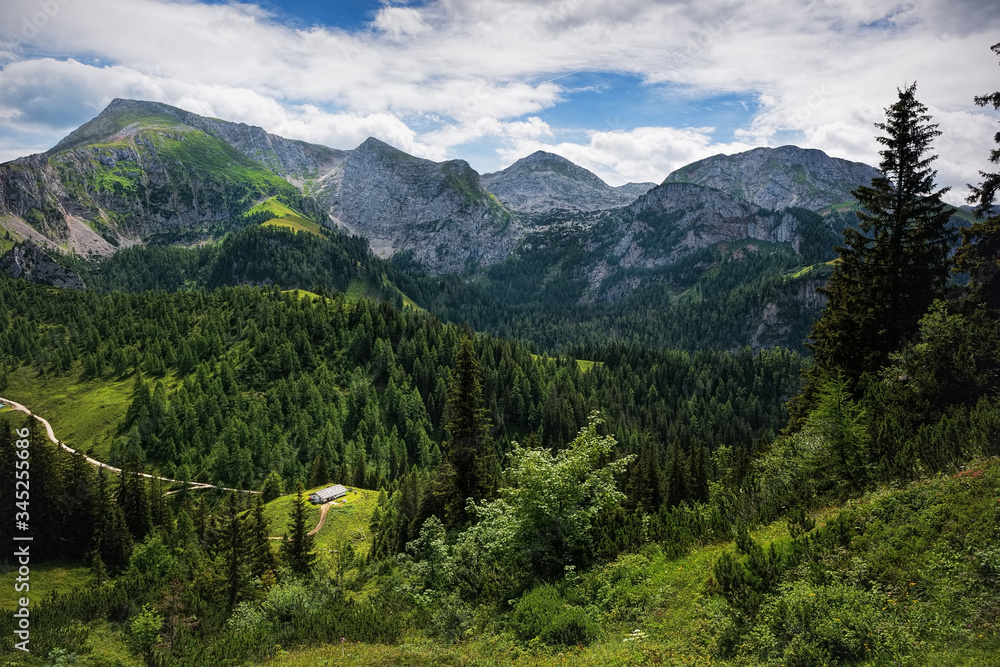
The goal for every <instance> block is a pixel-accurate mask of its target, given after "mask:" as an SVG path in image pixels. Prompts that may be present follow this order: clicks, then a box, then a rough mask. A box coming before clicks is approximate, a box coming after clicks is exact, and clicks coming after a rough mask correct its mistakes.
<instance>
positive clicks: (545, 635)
mask: <svg viewBox="0 0 1000 667" xmlns="http://www.w3.org/2000/svg"><path fill="white" fill-rule="evenodd" d="M510 629H511V630H512V631H513V633H514V634H515V635H516V636H517V638H518V639H520V640H521V641H531V640H532V639H535V638H537V639H538V640H539V641H541V642H543V643H546V644H563V645H567V646H572V645H575V644H587V643H589V642H591V641H592V640H594V639H595V638H596V637H597V635H598V625H597V623H596V622H595V621H594V620H593V619H592V618H591V617H590V616H589V615H588V614H587V612H586V611H584V610H583V609H581V608H580V607H575V606H572V605H568V604H566V601H565V600H563V598H562V596H561V595H560V594H559V590H558V589H557V588H556V587H555V586H551V585H547V586H539V587H538V588H535V589H533V590H530V591H528V592H527V593H525V594H524V595H523V596H522V597H521V599H520V600H519V601H518V602H517V604H515V605H514V609H513V611H512V612H511V614H510Z"/></svg>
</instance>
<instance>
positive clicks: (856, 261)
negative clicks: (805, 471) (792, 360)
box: [792, 83, 955, 421]
mask: <svg viewBox="0 0 1000 667" xmlns="http://www.w3.org/2000/svg"><path fill="white" fill-rule="evenodd" d="M915 91H916V83H914V84H912V85H910V86H909V87H907V88H906V89H905V90H899V91H898V93H899V99H898V101H897V102H896V103H895V104H893V105H892V106H891V107H889V108H888V109H886V122H884V123H876V125H875V126H876V127H877V128H879V129H880V130H882V131H883V132H884V133H885V134H884V135H882V136H878V137H876V139H877V140H878V142H879V143H881V144H882V145H883V146H885V149H884V150H882V151H880V155H881V156H882V162H881V163H880V167H879V171H880V172H881V173H880V174H879V176H877V177H875V178H873V179H872V182H871V185H869V186H860V187H858V188H856V189H855V190H854V192H853V194H854V196H855V198H856V199H857V200H858V203H859V204H860V206H861V210H859V211H858V213H857V215H858V220H859V224H858V228H857V229H853V228H850V227H848V228H846V229H844V244H843V245H842V246H839V247H838V248H837V249H836V250H837V252H838V253H839V254H840V257H839V263H838V264H837V266H836V268H835V269H834V272H833V275H832V276H831V277H830V280H829V282H828V283H827V285H826V287H825V288H822V289H821V290H820V291H821V292H822V293H823V294H825V295H826V296H827V299H828V301H827V305H826V307H825V309H824V310H823V316H822V317H821V318H820V319H819V320H817V321H816V322H815V323H814V324H813V329H812V334H811V340H810V341H809V342H808V343H806V346H807V347H808V348H809V349H810V350H812V352H813V354H814V355H815V359H816V363H815V366H814V367H813V371H812V374H811V375H810V377H809V379H808V382H807V386H806V389H805V392H804V393H803V395H802V396H801V397H800V398H799V399H798V400H797V401H796V405H793V409H792V413H793V415H792V416H793V420H797V421H801V420H804V418H805V414H806V413H807V412H808V410H809V409H811V408H812V406H813V405H814V403H815V393H816V391H817V389H818V387H819V386H821V385H822V383H823V382H824V381H825V379H826V378H828V377H830V376H831V375H832V374H835V373H836V372H837V369H840V370H842V371H843V372H844V374H845V376H846V377H847V378H848V380H849V381H850V383H851V387H852V390H854V391H855V393H857V392H858V390H859V387H858V385H857V382H858V380H859V379H860V378H861V376H862V375H863V374H864V373H867V372H874V371H877V370H878V369H879V368H881V367H882V366H883V365H885V363H886V362H887V361H888V359H889V355H890V354H891V353H892V352H894V351H896V350H898V349H899V348H900V347H902V345H904V344H905V343H906V342H907V341H908V340H909V339H910V338H911V337H912V336H913V335H914V333H915V332H916V330H917V325H918V322H919V320H920V318H921V317H922V316H923V315H924V313H925V312H927V309H928V307H929V306H930V305H931V302H932V301H933V300H934V299H935V298H937V297H939V296H941V294H942V291H943V288H944V286H945V283H946V281H947V279H948V273H949V268H950V267H949V260H948V253H949V251H950V249H951V247H952V244H953V242H954V239H955V234H954V232H952V231H951V230H949V229H948V226H947V225H948V220H949V218H950V217H951V213H950V212H949V210H948V209H947V208H946V205H945V204H944V203H943V202H942V201H941V196H942V195H943V194H944V193H945V192H947V191H948V188H942V189H940V190H935V185H934V177H935V175H936V174H937V172H936V171H935V170H933V169H931V167H930V165H931V163H932V162H933V161H934V160H935V159H936V158H937V156H936V155H928V154H927V151H928V149H929V148H930V144H931V141H932V140H933V139H934V138H935V137H936V136H938V135H939V134H941V133H940V132H939V131H938V130H937V125H935V124H932V123H930V122H929V121H930V116H928V115H927V107H925V106H924V105H923V104H921V103H920V102H918V101H917V99H916V97H915Z"/></svg>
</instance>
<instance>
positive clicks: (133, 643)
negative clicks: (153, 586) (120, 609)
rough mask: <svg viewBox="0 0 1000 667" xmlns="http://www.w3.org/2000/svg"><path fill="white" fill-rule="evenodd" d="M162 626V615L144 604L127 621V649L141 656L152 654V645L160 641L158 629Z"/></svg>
mask: <svg viewBox="0 0 1000 667" xmlns="http://www.w3.org/2000/svg"><path fill="white" fill-rule="evenodd" d="M162 628H163V617H162V616H160V615H159V614H158V613H156V610H154V609H152V608H150V606H149V605H144V606H143V608H142V611H140V612H139V615H138V616H136V617H135V618H133V619H132V622H131V623H129V629H128V636H127V644H128V648H129V651H131V652H132V653H133V654H135V655H138V656H141V657H143V658H149V657H151V656H152V654H153V649H154V647H155V646H156V645H157V644H159V643H160V641H161V639H162V638H161V637H160V630H161V629H162Z"/></svg>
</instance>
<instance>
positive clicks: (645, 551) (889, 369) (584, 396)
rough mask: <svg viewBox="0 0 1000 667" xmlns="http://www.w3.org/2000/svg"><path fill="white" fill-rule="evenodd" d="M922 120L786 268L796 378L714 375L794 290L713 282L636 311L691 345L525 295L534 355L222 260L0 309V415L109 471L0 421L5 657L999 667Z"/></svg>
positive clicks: (429, 300) (128, 255) (996, 247)
mask: <svg viewBox="0 0 1000 667" xmlns="http://www.w3.org/2000/svg"><path fill="white" fill-rule="evenodd" d="M992 48H993V50H994V52H996V53H997V55H1000V44H998V45H995V46H994V47H992ZM976 101H977V103H979V104H981V105H983V106H985V105H991V106H992V107H994V108H996V109H998V110H1000V93H993V94H990V95H985V96H983V97H978V98H976ZM931 121H932V118H931V117H930V116H929V115H928V112H927V109H926V107H925V106H924V105H922V104H921V103H920V102H919V101H918V99H917V89H916V84H913V85H911V86H908V87H906V88H903V89H900V90H899V91H898V99H897V101H896V102H895V103H894V104H893V105H892V106H890V107H889V108H888V109H886V118H885V122H884V123H880V124H878V125H877V129H878V130H879V132H880V134H879V135H878V137H877V138H878V141H879V142H880V144H881V145H882V146H883V147H884V149H883V151H882V152H881V156H882V163H881V165H880V172H881V176H880V177H878V178H875V179H874V180H873V181H872V183H871V185H870V186H864V187H860V188H858V189H857V190H856V191H855V197H856V198H857V200H858V202H859V211H858V214H857V222H856V224H854V225H845V227H844V231H843V233H842V236H841V239H842V240H831V239H825V237H824V238H820V237H819V236H817V239H816V244H815V245H816V247H815V248H814V249H813V250H810V252H814V253H815V257H813V259H815V260H816V261H817V262H820V261H821V260H823V258H824V255H823V247H822V246H823V245H824V244H825V243H827V242H830V243H838V245H837V246H836V248H835V253H836V255H837V259H836V261H835V262H832V263H831V264H829V265H825V267H826V268H824V269H817V270H821V271H825V272H826V274H825V275H827V276H828V278H829V279H828V280H827V282H826V285H825V287H824V288H823V293H824V294H825V296H826V298H827V304H826V307H825V309H824V311H823V315H822V317H821V318H820V319H818V320H816V321H815V322H813V323H811V325H809V326H805V325H804V326H805V329H806V330H805V331H804V332H803V335H806V334H808V338H807V340H806V342H805V349H806V350H807V354H806V355H805V356H802V355H800V354H799V353H797V352H793V351H788V350H785V349H770V350H756V351H755V350H751V349H749V348H744V349H731V348H730V346H728V345H727V344H726V342H725V340H726V338H727V335H728V334H726V333H725V332H720V331H717V330H716V327H715V324H714V323H713V322H714V320H713V319H711V317H709V315H710V314H711V313H712V312H713V310H714V311H715V312H716V313H718V318H719V320H718V321H722V320H723V319H724V315H725V312H726V311H725V308H726V303H727V301H726V300H727V299H729V300H738V299H739V298H745V299H758V298H760V292H759V291H760V290H761V289H765V287H766V286H767V285H769V284H772V283H777V282H780V280H781V279H782V276H783V275H785V272H786V269H787V270H791V269H793V268H794V266H793V265H791V264H789V265H788V266H783V265H782V266H779V268H778V269H776V270H775V272H774V273H773V274H769V273H767V272H764V274H763V275H761V276H760V277H759V281H758V282H751V285H752V286H753V287H751V288H748V289H745V290H743V291H742V292H741V291H740V290H739V285H741V284H744V285H745V281H744V278H745V277H746V275H745V274H743V273H741V272H742V271H747V272H749V273H751V274H752V273H753V272H754V271H755V268H754V267H755V264H754V263H753V262H752V261H751V262H745V263H741V264H739V266H738V267H732V266H730V267H729V268H733V269H734V270H733V271H732V272H728V271H727V270H726V269H727V264H726V263H722V264H720V266H719V268H718V270H717V271H716V272H714V273H712V274H711V275H709V276H708V277H707V278H704V279H703V280H704V282H702V283H699V289H700V290H703V291H704V293H705V294H708V295H715V296H709V297H707V298H705V299H703V300H701V301H684V300H674V299H673V298H672V297H671V296H670V295H669V294H668V293H667V292H666V291H664V292H663V293H662V294H661V295H660V296H662V298H663V299H664V301H663V302H662V303H663V307H664V311H665V312H666V313H667V314H668V315H669V317H670V318H685V317H686V318H689V319H690V320H692V321H694V322H696V323H697V325H696V326H695V327H694V328H692V327H690V326H688V327H684V326H682V324H683V323H680V322H679V323H678V324H677V327H676V329H671V328H670V327H669V326H668V327H661V325H662V323H663V322H665V321H666V316H665V317H664V319H663V320H657V321H653V322H649V321H646V322H645V323H642V322H639V321H637V320H631V319H629V317H630V316H629V315H628V313H627V312H626V311H625V310H623V311H622V312H619V313H610V314H609V313H599V316H598V317H593V318H589V319H588V318H583V317H580V318H576V317H575V316H573V315H572V314H570V313H567V312H565V311H562V310H560V307H556V305H555V304H556V303H557V302H562V303H566V302H567V301H568V295H566V294H564V293H560V292H559V291H558V289H557V287H558V286H556V287H554V288H552V290H551V291H549V292H547V293H546V296H545V298H551V299H552V304H553V313H552V317H551V319H545V318H542V317H541V316H540V315H538V312H539V311H538V309H537V306H538V305H539V304H537V303H535V304H532V308H531V309H529V308H527V307H524V308H523V309H521V310H519V309H520V308H521V307H522V306H525V304H516V303H508V304H507V306H506V309H500V310H496V311H493V312H492V314H490V315H486V314H485V313H487V311H488V310H489V308H490V303H491V302H490V301H480V302H479V306H478V308H480V309H481V312H480V314H478V315H477V314H475V312H474V309H473V314H472V315H470V316H469V317H466V318H461V317H458V316H457V314H455V313H454V312H451V314H450V315H449V314H448V313H449V312H450V311H448V308H450V307H452V306H450V305H449V302H448V299H456V300H459V299H461V300H464V299H470V300H474V299H475V297H476V294H478V292H477V291H476V290H478V289H479V288H478V287H476V286H470V285H465V284H462V283H461V282H459V281H457V280H453V281H452V279H438V278H434V279H432V278H429V277H427V276H423V275H416V274H412V273H409V272H407V271H405V270H404V269H405V261H400V262H396V263H392V262H381V261H380V260H377V259H376V258H374V257H372V256H371V255H370V253H369V251H368V250H367V248H366V246H365V244H364V241H363V240H361V239H358V238H352V237H348V236H345V235H343V234H340V233H338V232H333V231H323V232H322V233H319V234H315V233H312V234H310V233H308V232H297V233H293V232H290V231H287V230H269V229H263V228H260V227H257V226H253V225H249V224H248V225H247V226H245V227H244V228H243V229H240V230H235V231H233V232H232V233H231V234H230V235H229V236H227V237H226V239H225V240H224V241H222V242H221V243H220V244H218V245H216V246H209V247H205V248H201V249H194V250H192V249H178V248H170V247H159V248H145V249H132V250H123V251H121V252H120V253H118V254H116V255H115V257H114V259H112V260H111V261H109V262H107V263H105V264H103V265H101V266H100V267H99V268H98V269H97V270H93V269H87V270H86V271H89V273H86V278H87V280H88V283H89V285H90V287H91V289H90V290H88V291H81V292H77V291H70V290H59V289H54V288H48V287H41V286H37V285H32V284H28V283H25V282H22V281H18V280H12V279H4V280H3V281H0V395H2V396H4V397H8V398H11V399H12V400H17V401H19V402H22V403H25V404H26V405H28V406H29V407H33V405H36V404H42V405H45V406H48V407H50V408H52V409H56V410H59V411H60V412H59V415H60V416H62V417H63V420H62V421H57V420H56V419H55V418H53V422H54V426H55V427H56V431H57V435H59V433H60V429H74V428H76V426H75V425H74V424H73V423H72V421H73V419H74V418H75V419H80V418H81V416H82V415H83V414H84V412H85V411H86V409H87V408H83V407H81V408H78V409H76V411H75V412H74V405H73V403H74V402H75V401H79V402H80V403H81V405H86V406H94V405H99V406H100V409H102V410H107V412H106V413H104V414H106V415H107V416H106V417H104V418H103V421H102V422H101V424H99V425H98V426H95V427H92V428H90V429H89V430H87V431H83V430H76V431H74V433H76V434H77V435H76V436H75V437H78V438H79V441H74V439H73V438H71V437H66V444H68V445H70V446H73V447H78V448H80V449H82V450H83V452H85V453H87V454H88V455H91V456H93V457H95V458H97V459H99V460H101V461H104V462H106V463H110V464H111V465H114V466H116V467H119V468H121V472H120V473H119V474H115V473H111V472H108V471H106V470H95V468H94V467H93V466H92V465H91V464H89V463H88V462H87V461H86V460H85V459H84V458H83V455H82V453H77V454H74V455H70V454H68V453H67V452H65V451H64V450H61V449H59V448H58V447H57V446H56V445H54V444H52V443H49V442H48V440H47V438H46V437H45V435H44V433H43V431H42V429H41V426H40V425H39V423H38V422H37V421H36V420H34V419H33V418H30V417H27V416H25V415H23V414H22V413H16V412H13V411H11V410H4V411H3V412H0V417H3V418H4V419H3V420H2V422H0V467H2V468H3V470H4V473H3V474H4V475H8V474H12V473H13V471H15V470H28V471H30V480H31V486H30V507H31V524H32V526H34V527H35V528H34V532H33V538H34V539H33V541H32V543H31V553H32V559H31V563H32V568H38V569H39V570H41V571H42V572H45V573H48V572H50V571H55V570H60V569H62V570H65V569H67V568H68V567H70V565H72V566H75V567H76V568H77V570H76V571H77V573H78V576H79V577H80V578H81V579H82V581H81V582H80V583H81V585H80V586H78V587H76V588H70V587H62V588H60V590H59V591H56V590H55V589H56V588H58V587H56V586H54V587H53V588H52V591H53V592H52V593H51V594H50V595H48V596H47V597H45V598H44V599H40V598H39V597H38V596H37V595H35V594H34V593H32V595H33V596H34V597H33V604H32V606H31V608H30V619H31V622H30V627H31V635H30V637H31V639H30V641H31V644H30V653H28V652H24V651H20V652H18V649H17V648H16V643H17V641H18V635H17V630H18V627H19V625H18V623H19V620H18V618H17V617H15V616H14V614H13V613H6V612H5V613H4V614H3V615H2V616H0V647H2V650H3V651H4V656H5V659H8V660H11V661H15V662H12V664H29V665H30V664H38V665H43V664H81V665H85V664H90V665H115V664H148V665H206V664H226V665H242V664H260V663H263V662H265V661H271V662H272V663H273V664H332V663H333V662H335V661H338V660H340V661H342V662H345V663H348V664H426V665H431V664H455V665H476V664H482V665H486V664H507V663H517V664H564V663H569V662H572V663H574V664H576V663H579V664H595V665H596V664H621V665H627V664H629V665H630V664H636V665H638V664H683V665H696V664H734V665H743V664H783V665H828V664H830V665H832V664H859V665H860V664H866V665H868V664H870V665H889V664H941V665H952V664H955V665H958V664H994V663H995V660H996V655H998V654H1000V653H998V652H1000V634H998V630H1000V627H998V623H1000V458H998V457H1000V301H998V296H997V295H998V294H1000V270H998V267H1000V233H998V225H1000V217H998V216H997V215H996V212H995V209H994V208H993V204H994V200H995V195H996V193H997V189H998V187H1000V174H987V173H984V174H982V178H983V180H982V182H981V183H980V184H978V185H976V186H974V187H973V189H972V194H971V196H970V200H969V201H970V203H973V204H975V206H976V212H977V215H978V216H979V222H977V223H976V224H974V225H973V226H972V227H970V228H968V229H965V230H963V231H962V232H961V233H960V234H959V233H957V232H955V231H954V229H953V228H952V227H951V226H949V219H950V218H951V212H950V210H949V209H948V208H947V207H946V206H945V204H944V203H943V202H942V201H941V197H942V195H943V194H944V191H943V190H941V189H938V188H937V187H936V185H935V183H934V177H935V172H934V170H933V169H932V162H933V160H934V155H933V153H932V142H933V140H934V139H935V138H936V137H937V136H938V135H939V134H940V132H939V131H938V130H937V126H936V125H934V124H933V123H932V122H931ZM996 140H997V143H998V145H1000V133H998V134H997V137H996ZM991 159H992V161H993V162H994V163H1000V149H994V150H993V151H992V152H991ZM535 268H536V269H539V270H540V267H535ZM532 270H535V269H533V268H532V267H525V272H524V273H523V276H522V277H523V278H524V279H527V280H530V279H532V273H531V271H532ZM958 272H961V273H963V274H964V275H965V276H967V277H968V280H967V283H966V284H963V285H958V284H956V283H955V282H954V281H952V280H951V277H952V275H953V274H955V273H958ZM516 278H517V277H516V276H508V277H507V279H509V280H514V279H516ZM449 281H451V282H449ZM501 282H502V281H501ZM432 286H433V289H431V287H432ZM126 288H127V289H126ZM739 294H743V297H739ZM431 295H437V296H431ZM494 296H496V295H494ZM655 297H656V295H655V294H645V295H642V296H641V297H636V298H645V299H647V305H648V303H649V301H650V300H652V303H653V305H654V306H656V305H657V304H658V303H659V302H657V301H655ZM434 299H439V301H437V302H434ZM412 301H415V302H416V304H419V306H422V307H423V308H427V310H424V309H422V308H420V307H416V306H414V305H413V303H412ZM471 302H472V301H470V303H471ZM456 303H457V301H456ZM730 305H731V306H732V308H740V307H743V306H742V305H740V304H737V303H735V301H734V302H732V303H730ZM432 306H433V307H432ZM563 307H564V308H565V307H566V306H563ZM428 310H429V311H432V312H428ZM519 312H520V313H521V314H522V315H523V318H521V319H518V317H516V315H517V313H519ZM532 313H533V314H532ZM439 316H444V317H445V318H446V319H448V320H452V321H462V322H467V324H455V323H449V322H445V321H442V319H439ZM633 316H634V315H633ZM487 317H492V318H496V319H495V320H494V321H493V323H492V324H491V325H489V326H487V325H485V324H484V322H485V318H487ZM634 317H636V316H634ZM477 318H479V319H477ZM504 318H507V320H506V322H507V324H503V321H504ZM532 318H535V319H532ZM532 322H535V324H532ZM468 323H471V325H472V326H470V325H469V324H468ZM504 326H509V330H504V332H505V333H507V334H509V335H510V338H503V337H498V336H497V335H495V334H493V333H477V332H476V329H480V330H483V329H489V330H494V329H500V330H503V327H504ZM698 327H701V328H700V329H699V328H698ZM588 329H589V330H590V331H591V333H592V335H583V336H570V337H565V338H561V339H560V338H559V337H560V336H562V335H563V334H565V333H566V332H567V331H584V330H588ZM615 331H618V332H619V333H618V334H613V335H612V334H609V332H615ZM654 331H655V332H659V333H658V334H656V333H653V332H654ZM560 332H562V333H560ZM687 336H690V339H688V338H686V337H687ZM713 336H714V337H713ZM696 339H697V340H700V341H702V343H701V344H700V345H696V344H694V341H695V340H696ZM670 345H676V346H678V347H680V348H686V349H670V348H669V346H670ZM720 348H721V349H720ZM556 350H558V353H556ZM38 412H39V414H40V415H41V416H45V415H44V414H43V413H42V411H41V410H40V409H39V410H38ZM67 417H68V418H67ZM21 443H30V456H27V457H26V456H25V455H23V454H21V453H20V452H22V451H25V450H27V449H29V447H28V445H24V444H21ZM22 461H23V462H26V463H27V464H28V465H23V466H22V465H20V463H19V462H22ZM8 471H10V472H8ZM143 473H145V474H152V475H154V476H162V477H165V478H169V479H170V480H176V481H165V480H160V479H158V478H156V477H154V478H147V477H144V476H143ZM8 479H13V478H12V477H11V478H8ZM187 482H199V483H208V484H216V485H219V486H225V487H232V488H235V489H239V491H232V492H223V491H219V490H201V491H196V490H194V489H191V488H185V483H187ZM331 483H339V484H343V485H345V486H347V487H349V488H350V491H349V493H348V495H347V498H346V499H345V500H343V501H342V502H340V503H338V504H337V505H334V506H332V509H329V508H324V510H323V511H324V514H323V515H322V518H318V517H317V515H316V509H315V508H312V507H310V506H309V505H308V504H307V502H306V500H305V497H306V489H316V488H322V487H324V486H326V485H328V484H331ZM0 489H2V490H0V496H2V497H0V502H2V503H4V506H5V507H17V504H16V503H18V502H19V501H20V502H23V499H22V497H21V496H19V495H18V491H17V490H16V488H15V485H14V484H13V483H5V484H3V485H2V487H0ZM366 493H370V494H371V496H372V503H371V507H370V508H369V510H368V511H367V512H366V513H365V514H363V515H361V514H360V510H359V508H360V507H362V506H363V500H364V498H365V494H366ZM327 511H329V514H327ZM327 517H333V518H332V519H329V518H327ZM317 518H318V521H319V522H320V523H321V522H322V521H323V520H324V519H326V520H328V521H331V522H332V523H331V526H333V527H334V528H333V529H332V530H333V531H334V532H333V535H332V536H331V529H330V528H329V527H324V528H323V529H322V530H319V525H320V524H319V523H317V524H316V531H317V532H315V534H313V533H312V531H310V525H311V522H315V521H317ZM349 521H353V522H354V523H352V524H350V526H351V527H350V528H348V527H347V526H348V522H349ZM16 531H17V524H15V523H13V522H10V521H8V522H5V523H4V524H3V526H2V527H0V535H2V537H0V539H2V541H3V543H4V544H6V545H11V544H16V543H15V542H14V541H13V540H14V538H15V537H16V535H17V532H16ZM324 531H326V532H324ZM274 538H279V539H274ZM321 540H322V543H321ZM13 553H14V549H13V548H9V549H7V550H6V551H5V556H4V558H5V559H6V563H7V568H8V573H9V574H10V579H11V580H12V581H13V575H14V573H16V570H15V569H14V568H15V565H16V564H15V563H14V561H13V560H12V556H11V554H13ZM68 564H69V565H68ZM45 566H50V567H51V568H52V569H51V570H44V569H42V568H44V567H45ZM33 572H34V570H33ZM33 576H37V577H39V579H40V580H41V578H42V577H43V576H44V575H34V574H33ZM33 585H34V580H33ZM4 599H5V604H8V606H11V607H14V606H15V604H14V603H13V601H10V602H9V603H8V602H7V601H6V600H7V598H4ZM991 661H992V662H991Z"/></svg>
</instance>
